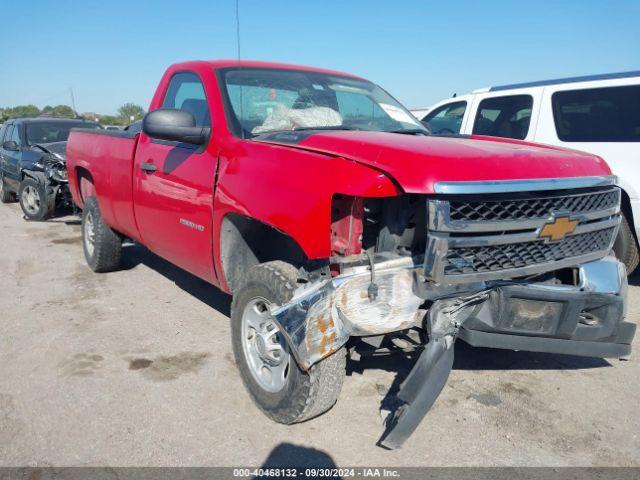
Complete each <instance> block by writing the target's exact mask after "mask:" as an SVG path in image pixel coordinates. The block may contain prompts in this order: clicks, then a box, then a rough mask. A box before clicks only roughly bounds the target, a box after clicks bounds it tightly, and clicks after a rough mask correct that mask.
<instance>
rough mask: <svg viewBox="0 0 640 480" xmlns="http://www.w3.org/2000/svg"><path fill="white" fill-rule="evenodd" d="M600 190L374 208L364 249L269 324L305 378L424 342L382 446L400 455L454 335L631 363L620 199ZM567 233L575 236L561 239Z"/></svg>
mask: <svg viewBox="0 0 640 480" xmlns="http://www.w3.org/2000/svg"><path fill="white" fill-rule="evenodd" d="M603 183H604V184H597V185H595V186H592V187H589V188H583V189H582V190H576V191H570V192H568V191H565V190H561V191H542V192H533V193H532V192H531V191H530V189H529V190H527V191H526V192H524V193H523V192H520V191H516V192H515V193H513V191H512V190H511V189H512V188H513V187H512V186H510V185H506V186H505V187H504V188H505V192H507V193H500V194H493V193H492V194H490V195H483V196H482V197H481V198H479V197H478V196H477V195H460V194H457V195H448V196H447V195H440V196H437V197H436V198H428V197H425V196H421V197H417V198H416V197H414V198H410V199H407V198H406V197H405V198H402V199H386V200H385V202H386V207H385V206H384V205H382V206H380V205H371V204H368V205H364V207H363V208H362V209H361V211H362V212H363V218H364V220H365V222H364V227H363V228H362V229H358V228H356V233H357V234H358V237H359V238H361V239H362V244H361V245H355V246H354V245H350V244H349V243H348V242H343V243H342V246H343V247H344V248H343V255H342V256H334V257H332V259H331V260H330V265H329V266H328V267H324V268H323V269H321V270H322V272H321V273H318V272H317V271H316V272H315V273H314V274H312V275H309V274H308V272H305V271H302V274H301V279H302V280H303V281H302V283H301V285H300V287H299V288H298V289H297V290H296V292H295V294H294V297H293V298H292V299H291V301H290V302H289V303H287V304H286V305H282V306H279V307H275V308H274V310H273V311H272V314H273V317H274V319H275V321H276V322H277V323H278V326H279V327H280V329H281V331H282V332H283V333H284V335H285V337H286V339H287V342H288V345H289V347H290V350H291V351H292V353H293V355H294V357H295V359H296V361H297V363H298V365H299V366H300V367H301V368H302V369H303V370H308V369H309V368H310V367H311V366H312V365H314V364H315V363H317V362H319V361H321V360H322V359H323V358H325V357H327V356H329V355H331V354H332V353H333V352H335V351H336V350H338V349H340V348H342V347H343V346H344V345H345V344H346V343H347V342H348V341H349V340H350V339H354V338H357V337H360V338H362V339H363V340H367V339H368V338H378V337H380V336H383V335H385V334H392V333H394V332H406V331H409V330H415V329H418V330H420V331H421V332H423V333H424V334H423V336H422V337H421V338H422V339H423V342H422V343H423V351H422V353H421V354H420V357H419V358H418V360H417V362H416V364H415V366H414V367H413V370H412V371H411V372H410V373H409V375H408V377H407V378H406V379H405V381H404V382H403V383H402V385H401V386H400V389H399V391H398V393H397V395H396V399H395V401H394V402H392V403H393V404H394V405H395V406H396V408H395V409H394V410H393V411H392V412H391V413H390V414H389V415H388V417H387V419H386V422H385V431H384V433H383V435H382V437H381V439H380V442H379V444H380V445H381V446H383V447H386V448H399V447H400V446H401V445H402V444H403V442H404V441H405V440H406V439H407V438H408V437H409V436H410V435H411V433H412V432H413V431H414V430H415V429H416V427H417V426H418V424H419V423H420V421H421V419H422V418H423V417H424V415H425V414H426V413H427V412H428V410H429V409H430V408H431V406H432V405H433V403H434V402H435V400H436V398H437V397H438V395H439V394H440V392H441V391H442V389H443V388H444V385H445V384H446V381H447V379H448V376H449V373H450V371H451V369H452V366H453V359H454V348H453V346H454V343H455V340H456V339H457V338H458V337H459V338H461V339H463V340H464V341H465V342H467V343H469V344H471V345H473V346H483V347H492V348H504V349H512V350H525V351H537V352H552V353H564V354H571V355H582V356H593V357H614V358H615V357H618V358H621V357H626V356H628V355H629V353H630V349H631V347H630V345H631V341H632V339H633V336H634V334H635V325H634V324H632V323H630V322H626V321H624V319H625V315H626V310H625V305H626V300H625V298H626V290H627V280H626V271H625V268H624V266H623V264H621V263H620V262H619V261H618V260H616V259H615V258H613V257H610V256H608V254H609V252H610V251H611V248H612V244H613V241H614V239H615V235H616V233H617V229H618V226H619V222H620V218H619V201H620V196H619V190H618V189H617V187H615V186H613V185H612V184H608V183H607V182H606V181H605V182H603ZM517 186H518V187H521V188H523V189H527V188H528V187H531V185H528V184H526V183H524V184H523V183H520V184H518V185H517ZM535 186H537V187H539V188H543V187H544V186H543V185H542V186H541V184H539V183H536V184H535ZM465 187H468V185H465ZM494 187H495V186H493V185H492V188H494ZM549 189H550V187H547V190H549ZM354 210H356V211H357V209H354V208H351V210H350V211H351V212H353V211H354ZM420 218H422V219H423V221H422V223H420V221H419V220H418V219H420ZM390 219H391V220H390ZM403 219H404V222H405V227H404V228H402V221H403ZM398 222H400V223H398ZM352 224H354V222H350V223H349V231H351V230H352ZM367 225H374V227H375V228H374V229H371V228H367ZM566 225H570V226H571V227H572V229H571V230H570V231H568V230H567V232H565V234H564V235H562V236H561V235H560V233H562V231H561V229H562V228H564V227H566ZM356 226H357V224H356ZM547 231H551V232H552V233H553V234H554V235H553V237H552V238H546V237H545V232H547ZM558 232H560V233H558ZM556 237H558V238H556ZM357 247H361V250H360V253H354V251H357Z"/></svg>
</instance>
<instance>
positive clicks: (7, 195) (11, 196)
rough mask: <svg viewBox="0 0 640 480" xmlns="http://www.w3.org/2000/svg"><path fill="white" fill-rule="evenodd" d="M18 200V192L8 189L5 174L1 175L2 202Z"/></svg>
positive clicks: (0, 198)
mask: <svg viewBox="0 0 640 480" xmlns="http://www.w3.org/2000/svg"><path fill="white" fill-rule="evenodd" d="M15 201H16V194H15V193H13V192H10V191H9V190H7V186H6V185H5V183H4V175H0V202H2V203H12V202H15Z"/></svg>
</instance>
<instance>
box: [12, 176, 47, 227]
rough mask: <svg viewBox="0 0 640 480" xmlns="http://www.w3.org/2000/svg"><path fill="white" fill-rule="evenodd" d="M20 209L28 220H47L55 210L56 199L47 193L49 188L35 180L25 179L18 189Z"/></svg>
mask: <svg viewBox="0 0 640 480" xmlns="http://www.w3.org/2000/svg"><path fill="white" fill-rule="evenodd" d="M18 198H19V199H20V208H22V213H24V216H25V218H26V219H27V220H31V221H34V222H40V221H42V220H46V219H47V218H48V217H49V216H50V215H51V214H52V213H53V211H54V209H55V198H54V197H53V195H49V194H48V193H47V187H46V185H44V184H43V183H42V182H41V181H39V180H36V179H35V178H31V177H25V178H24V180H22V182H21V183H20V188H19V189H18Z"/></svg>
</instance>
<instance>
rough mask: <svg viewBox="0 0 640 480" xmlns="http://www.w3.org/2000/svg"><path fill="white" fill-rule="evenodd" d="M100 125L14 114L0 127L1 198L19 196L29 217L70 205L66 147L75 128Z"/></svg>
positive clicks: (40, 216) (40, 217) (6, 200)
mask: <svg viewBox="0 0 640 480" xmlns="http://www.w3.org/2000/svg"><path fill="white" fill-rule="evenodd" d="M75 127H80V128H101V127H100V125H98V124H97V123H92V122H87V121H85V120H81V119H70V118H52V117H37V118H14V119H10V120H8V121H7V122H6V123H5V124H4V125H2V128H0V201H2V203H9V202H12V201H15V200H16V197H17V198H19V199H20V206H21V207H22V211H23V212H24V215H25V217H26V218H27V219H29V220H44V219H45V218H47V217H48V216H50V215H52V214H53V212H54V211H55V210H56V208H57V207H60V206H64V205H70V204H71V203H70V200H71V197H70V195H69V189H68V187H67V171H66V147H67V138H68V137H69V132H70V131H71V129H72V128H75Z"/></svg>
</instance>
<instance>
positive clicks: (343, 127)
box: [283, 125, 355, 132]
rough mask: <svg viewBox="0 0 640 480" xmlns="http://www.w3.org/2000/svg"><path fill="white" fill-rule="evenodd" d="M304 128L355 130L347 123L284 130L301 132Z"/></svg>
mask: <svg viewBox="0 0 640 480" xmlns="http://www.w3.org/2000/svg"><path fill="white" fill-rule="evenodd" d="M304 130H355V128H352V127H347V126H346V125H334V126H321V127H296V128H293V129H291V130H283V131H285V132H289V131H291V132H301V131H304Z"/></svg>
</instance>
